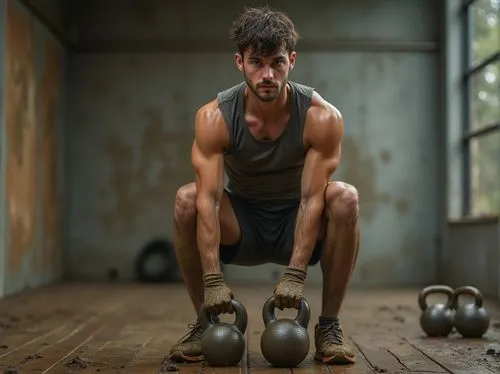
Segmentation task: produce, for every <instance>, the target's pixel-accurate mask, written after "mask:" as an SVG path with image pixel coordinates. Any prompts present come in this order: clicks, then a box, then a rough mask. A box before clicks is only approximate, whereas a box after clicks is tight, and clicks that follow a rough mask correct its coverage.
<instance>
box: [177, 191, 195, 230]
mask: <svg viewBox="0 0 500 374" xmlns="http://www.w3.org/2000/svg"><path fill="white" fill-rule="evenodd" d="M195 217H196V185H195V184H194V183H190V184H186V185H184V186H182V187H180V188H179V189H178V190H177V193H176V194H175V206H174V220H175V222H186V221H190V220H192V219H194V218H195Z"/></svg>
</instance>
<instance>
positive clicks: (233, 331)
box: [199, 299, 248, 366]
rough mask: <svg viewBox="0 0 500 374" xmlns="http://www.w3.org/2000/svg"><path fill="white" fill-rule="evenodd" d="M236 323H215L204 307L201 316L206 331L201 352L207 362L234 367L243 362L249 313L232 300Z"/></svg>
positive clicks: (241, 305)
mask: <svg viewBox="0 0 500 374" xmlns="http://www.w3.org/2000/svg"><path fill="white" fill-rule="evenodd" d="M232 304H233V309H234V313H235V314H236V317H235V321H234V323H232V324H231V323H227V322H214V320H213V319H212V316H211V315H210V313H208V310H207V309H206V308H205V306H202V308H201V310H200V314H199V319H200V324H201V326H202V327H203V329H204V332H203V335H202V337H201V350H202V353H203V356H204V357H205V360H206V361H207V362H208V363H209V364H210V365H212V366H232V365H236V364H238V363H239V362H240V361H241V358H242V357H243V353H244V352H245V337H244V334H245V330H246V328H247V321H248V318H247V311H246V310H245V308H244V306H243V304H241V303H240V302H238V301H236V300H235V299H233V300H232Z"/></svg>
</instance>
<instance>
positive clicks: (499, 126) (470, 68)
mask: <svg viewBox="0 0 500 374" xmlns="http://www.w3.org/2000/svg"><path fill="white" fill-rule="evenodd" d="M476 1H477V0H462V30H463V35H462V36H463V46H464V48H462V56H461V59H462V113H461V115H462V119H463V120H462V186H463V189H462V191H463V193H462V215H463V216H466V217H475V215H472V214H471V205H472V204H471V196H472V194H471V185H470V182H471V180H470V179H471V178H470V174H471V159H470V141H471V140H472V139H476V138H478V137H480V136H488V135H491V134H493V133H495V132H497V131H500V120H497V121H494V122H493V123H485V124H482V125H481V127H480V128H478V129H474V130H471V127H470V124H471V120H470V115H471V110H470V109H471V102H470V97H471V93H470V91H471V80H472V79H473V78H474V77H475V76H476V75H477V74H479V73H481V72H482V71H483V70H484V69H485V68H486V67H487V66H489V65H491V64H494V63H496V62H500V47H499V49H498V50H497V51H495V52H493V53H492V54H491V55H489V56H487V57H486V58H483V59H482V60H481V61H479V62H477V63H476V64H472V58H471V55H472V53H471V50H472V48H471V46H472V33H471V17H472V15H471V7H472V5H473V4H474V3H475V2H476ZM492 214H493V215H495V216H496V217H498V216H499V215H500V212H494V213H492Z"/></svg>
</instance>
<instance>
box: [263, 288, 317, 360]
mask: <svg viewBox="0 0 500 374" xmlns="http://www.w3.org/2000/svg"><path fill="white" fill-rule="evenodd" d="M274 311H275V300H274V296H271V297H270V298H269V299H268V300H267V301H266V302H265V304H264V307H263V308H262V318H263V319H264V325H265V326H266V328H265V330H264V332H263V333H262V335H261V338H260V349H261V351H262V355H263V356H264V358H265V359H266V360H267V361H269V363H271V364H272V365H273V366H276V367H284V368H292V367H295V366H297V365H299V364H300V363H301V362H302V361H303V360H304V359H305V358H306V356H307V354H308V353H309V335H308V333H307V326H308V324H309V319H310V317H311V309H310V307H309V304H308V303H307V301H306V300H305V299H304V298H302V300H301V302H300V306H299V309H298V312H297V317H296V318H295V320H291V319H289V318H280V319H277V318H276V315H275V313H274Z"/></svg>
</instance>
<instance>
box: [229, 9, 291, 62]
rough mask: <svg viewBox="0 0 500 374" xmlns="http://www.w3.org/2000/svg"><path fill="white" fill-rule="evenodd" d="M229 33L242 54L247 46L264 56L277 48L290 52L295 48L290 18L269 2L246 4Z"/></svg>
mask: <svg viewBox="0 0 500 374" xmlns="http://www.w3.org/2000/svg"><path fill="white" fill-rule="evenodd" d="M230 36H231V40H232V41H233V42H234V43H235V44H236V47H237V49H238V52H239V53H240V54H241V55H243V53H244V52H245V51H246V50H247V49H249V48H250V49H251V50H252V52H253V53H256V54H262V55H264V56H267V55H270V54H271V53H273V52H274V51H276V50H277V49H279V48H284V49H285V50H287V51H288V52H289V53H290V52H292V51H294V50H295V46H296V44H297V41H298V39H299V34H298V32H297V31H296V30H295V26H294V24H293V22H292V20H291V19H290V18H289V17H288V16H287V15H286V14H285V13H283V12H281V11H277V10H272V9H271V8H269V7H268V6H264V7H259V8H251V7H245V9H244V11H243V13H242V14H240V16H239V17H238V18H237V19H236V20H235V21H234V22H233V26H232V28H231V31H230Z"/></svg>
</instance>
